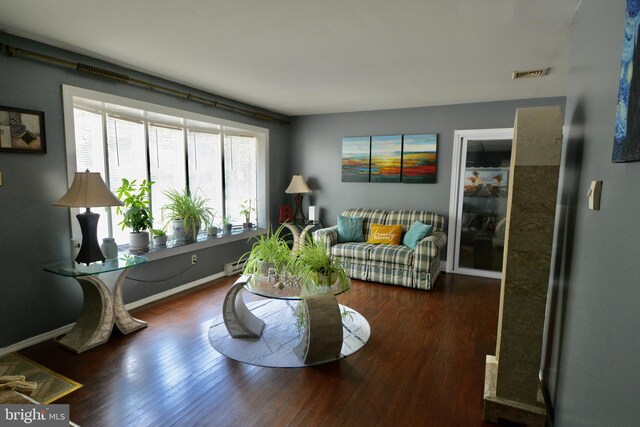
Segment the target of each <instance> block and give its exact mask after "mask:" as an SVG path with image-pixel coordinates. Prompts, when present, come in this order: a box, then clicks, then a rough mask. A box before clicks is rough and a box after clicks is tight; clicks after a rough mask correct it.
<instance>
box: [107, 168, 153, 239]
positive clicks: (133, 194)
mask: <svg viewBox="0 0 640 427" xmlns="http://www.w3.org/2000/svg"><path fill="white" fill-rule="evenodd" d="M152 184H153V181H147V180H146V179H145V180H142V182H141V183H140V185H136V180H135V179H134V180H133V181H129V180H128V179H126V178H122V185H121V186H120V188H118V189H117V190H116V196H117V197H118V199H120V200H121V201H122V203H123V204H124V206H118V207H117V208H116V212H117V213H119V214H121V215H123V218H122V221H120V222H119V223H118V225H120V226H122V229H123V230H124V229H125V228H130V229H131V230H133V232H134V233H140V232H142V231H145V230H149V229H151V227H152V226H153V218H152V216H151V205H150V201H149V197H150V195H151V185H152Z"/></svg>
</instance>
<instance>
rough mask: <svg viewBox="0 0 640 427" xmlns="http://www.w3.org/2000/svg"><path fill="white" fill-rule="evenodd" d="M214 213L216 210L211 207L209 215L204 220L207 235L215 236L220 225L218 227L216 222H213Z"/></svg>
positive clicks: (214, 218) (215, 213)
mask: <svg viewBox="0 0 640 427" xmlns="http://www.w3.org/2000/svg"><path fill="white" fill-rule="evenodd" d="M216 215H217V212H216V211H215V209H211V217H210V218H208V219H207V220H206V221H205V225H206V226H207V236H209V237H217V236H218V231H219V230H220V227H218V224H217V223H216V222H215V221H216Z"/></svg>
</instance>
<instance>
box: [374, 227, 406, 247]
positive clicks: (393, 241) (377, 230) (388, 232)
mask: <svg viewBox="0 0 640 427" xmlns="http://www.w3.org/2000/svg"><path fill="white" fill-rule="evenodd" d="M400 240H402V225H400V224H396V225H382V224H372V225H371V234H369V238H368V239H367V243H373V244H375V243H386V244H388V245H399V244H400Z"/></svg>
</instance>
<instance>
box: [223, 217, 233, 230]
mask: <svg viewBox="0 0 640 427" xmlns="http://www.w3.org/2000/svg"><path fill="white" fill-rule="evenodd" d="M230 224H231V216H229V215H225V216H223V217H222V226H223V227H226V226H227V225H230Z"/></svg>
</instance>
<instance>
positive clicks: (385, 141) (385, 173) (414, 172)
mask: <svg viewBox="0 0 640 427" xmlns="http://www.w3.org/2000/svg"><path fill="white" fill-rule="evenodd" d="M437 155H438V134H435V133H422V134H416V135H384V136H351V137H345V138H342V182H387V183H400V182H402V183H415V184H432V183H435V182H436V172H437V170H436V166H437Z"/></svg>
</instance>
